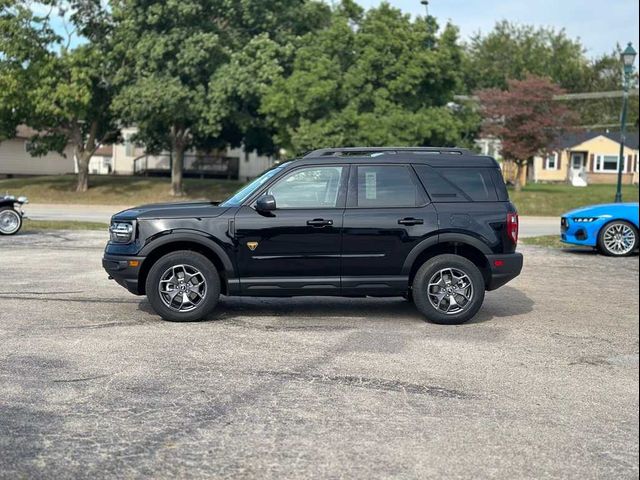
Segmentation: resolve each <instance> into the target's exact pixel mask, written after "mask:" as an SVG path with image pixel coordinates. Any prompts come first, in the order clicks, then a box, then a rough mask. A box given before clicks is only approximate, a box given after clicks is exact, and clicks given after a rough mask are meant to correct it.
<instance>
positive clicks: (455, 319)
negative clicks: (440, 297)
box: [411, 254, 485, 325]
mask: <svg viewBox="0 0 640 480" xmlns="http://www.w3.org/2000/svg"><path fill="white" fill-rule="evenodd" d="M451 268H452V269H455V270H457V271H459V272H462V273H463V274H465V275H466V276H467V278H468V279H469V281H470V285H471V290H465V291H467V292H470V295H469V296H470V299H469V300H468V302H467V303H465V304H464V305H463V306H462V308H461V310H460V311H459V312H457V313H449V314H447V313H444V312H443V311H441V310H439V309H437V308H436V307H435V306H434V305H433V304H432V303H431V301H430V300H429V295H428V285H429V281H430V280H431V279H432V277H433V276H434V275H437V274H438V273H439V272H441V271H442V270H446V269H451ZM435 288H437V287H435ZM484 290H485V283H484V278H483V276H482V273H481V272H480V270H479V269H478V267H476V266H475V265H474V264H473V263H472V262H471V261H469V260H467V259H466V258H464V257H461V256H459V255H450V254H444V255H438V256H436V257H433V258H431V259H429V260H427V261H426V262H425V263H424V264H423V265H422V266H421V267H420V268H419V269H418V271H417V272H416V275H415V277H414V278H413V288H412V289H411V291H412V292H413V303H415V305H416V307H417V308H418V310H419V311H420V313H422V314H423V315H424V316H425V317H426V318H427V320H429V321H431V322H433V323H439V324H441V325H459V324H461V323H464V322H466V321H468V320H471V319H472V318H473V317H474V316H475V314H476V313H478V310H479V309H480V307H481V306H482V302H483V301H484ZM456 295H457V294H456ZM456 295H451V296H453V297H454V299H456V298H458V299H459V298H460V296H459V295H458V296H456ZM448 297H449V296H446V295H445V298H446V299H447V300H444V301H445V302H447V304H446V305H445V304H443V306H449V307H450V306H451V303H452V302H451V301H450V300H448ZM433 298H435V297H433ZM462 299H464V297H462ZM460 303H462V301H460ZM452 311H455V308H452Z"/></svg>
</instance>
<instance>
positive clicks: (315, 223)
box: [307, 218, 333, 228]
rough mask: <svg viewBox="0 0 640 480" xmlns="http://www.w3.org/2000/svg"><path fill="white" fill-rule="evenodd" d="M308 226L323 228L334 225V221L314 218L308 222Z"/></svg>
mask: <svg viewBox="0 0 640 480" xmlns="http://www.w3.org/2000/svg"><path fill="white" fill-rule="evenodd" d="M307 225H309V226H310V227H316V228H322V227H328V226H330V225H333V220H325V219H324V218H314V219H313V220H307Z"/></svg>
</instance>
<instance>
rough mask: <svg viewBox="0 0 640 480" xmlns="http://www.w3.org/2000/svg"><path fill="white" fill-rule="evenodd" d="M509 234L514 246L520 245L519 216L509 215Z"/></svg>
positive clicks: (515, 214)
mask: <svg viewBox="0 0 640 480" xmlns="http://www.w3.org/2000/svg"><path fill="white" fill-rule="evenodd" d="M507 234H508V235H509V238H510V239H511V240H513V243H514V244H517V243H518V214H517V213H507Z"/></svg>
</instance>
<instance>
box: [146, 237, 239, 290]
mask: <svg viewBox="0 0 640 480" xmlns="http://www.w3.org/2000/svg"><path fill="white" fill-rule="evenodd" d="M179 242H191V243H197V244H199V245H202V246H203V247H205V248H208V249H209V250H211V251H212V252H213V253H214V254H215V255H216V256H217V257H218V258H219V259H220V262H222V266H223V267H224V270H225V274H226V276H227V278H233V277H235V270H234V268H233V262H232V261H231V258H229V255H228V254H227V252H225V251H224V249H223V248H222V247H221V246H220V245H219V244H218V243H217V242H216V241H214V240H213V239H212V238H211V237H209V236H206V235H203V234H201V233H198V232H195V231H193V230H179V229H176V230H167V231H165V232H162V233H160V234H158V235H156V236H155V238H154V239H153V240H151V241H150V242H149V243H147V244H146V245H145V246H144V247H142V250H140V253H138V255H139V256H144V257H146V256H148V255H149V254H151V253H152V252H153V251H154V250H156V249H157V248H159V247H162V246H163V245H168V244H171V243H179Z"/></svg>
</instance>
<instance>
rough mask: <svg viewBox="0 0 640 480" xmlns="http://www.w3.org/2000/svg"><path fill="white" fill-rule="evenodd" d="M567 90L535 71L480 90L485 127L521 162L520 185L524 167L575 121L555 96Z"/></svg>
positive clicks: (504, 150) (505, 151) (504, 153)
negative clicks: (536, 74) (500, 84)
mask: <svg viewBox="0 0 640 480" xmlns="http://www.w3.org/2000/svg"><path fill="white" fill-rule="evenodd" d="M564 92H565V90H563V89H562V88H560V87H559V86H557V85H555V84H554V83H552V82H551V81H550V80H549V79H547V78H542V77H535V76H532V75H529V76H527V77H526V78H525V79H524V80H509V81H508V82H507V89H506V90H501V89H498V88H492V89H485V90H480V91H479V92H477V96H478V98H479V99H480V105H481V110H482V113H483V126H482V131H483V133H484V134H485V135H488V136H492V137H496V138H499V139H500V140H501V142H502V146H501V155H502V157H503V158H504V159H505V160H507V161H513V162H514V163H515V164H516V165H517V167H518V175H517V183H516V186H517V187H522V186H523V185H524V179H523V175H522V174H521V173H522V172H523V168H522V167H523V166H525V165H527V163H528V162H530V161H531V160H533V157H534V156H535V155H539V154H545V153H547V152H548V151H549V150H550V149H551V148H553V144H554V142H555V141H556V139H557V138H558V137H559V135H560V134H562V132H563V131H565V130H566V129H568V128H569V127H570V125H572V123H573V122H574V121H575V117H574V114H573V112H572V111H571V110H569V109H568V108H566V107H565V106H564V105H563V104H562V103H560V102H557V101H554V100H553V97H554V96H555V95H560V94H562V93H564Z"/></svg>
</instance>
